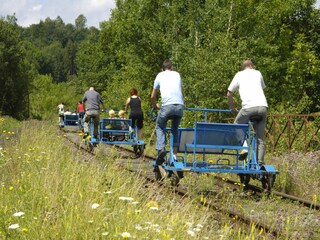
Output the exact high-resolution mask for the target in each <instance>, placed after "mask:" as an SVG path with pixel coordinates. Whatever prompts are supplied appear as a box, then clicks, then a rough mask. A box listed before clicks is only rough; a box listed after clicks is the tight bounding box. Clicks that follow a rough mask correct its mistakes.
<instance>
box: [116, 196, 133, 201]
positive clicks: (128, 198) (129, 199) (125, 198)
mask: <svg viewBox="0 0 320 240" xmlns="http://www.w3.org/2000/svg"><path fill="white" fill-rule="evenodd" d="M119 200H122V201H133V198H132V197H119Z"/></svg>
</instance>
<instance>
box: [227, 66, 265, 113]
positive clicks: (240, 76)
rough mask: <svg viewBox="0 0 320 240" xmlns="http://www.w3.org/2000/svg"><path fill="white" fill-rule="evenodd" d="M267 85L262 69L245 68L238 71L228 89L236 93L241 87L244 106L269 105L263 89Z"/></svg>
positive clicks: (244, 107) (240, 92) (240, 91)
mask: <svg viewBox="0 0 320 240" xmlns="http://www.w3.org/2000/svg"><path fill="white" fill-rule="evenodd" d="M265 87H266V85H265V83H264V81H263V77H262V74H261V72H260V71H258V70H255V69H245V70H243V71H240V72H238V73H237V74H236V75H235V76H234V78H233V79H232V81H231V83H230V85H229V87H228V91H230V92H232V93H234V92H235V91H237V90H238V89H239V94H240V98H241V101H242V108H243V109H246V108H251V107H260V106H264V107H268V103H267V99H266V97H265V95H264V92H263V89H264V88H265Z"/></svg>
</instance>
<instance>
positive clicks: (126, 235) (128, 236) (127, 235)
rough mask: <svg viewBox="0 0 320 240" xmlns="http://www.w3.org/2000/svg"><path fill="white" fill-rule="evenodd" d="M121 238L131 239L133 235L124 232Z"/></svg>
mask: <svg viewBox="0 0 320 240" xmlns="http://www.w3.org/2000/svg"><path fill="white" fill-rule="evenodd" d="M121 236H122V237H123V238H131V234H130V233H128V232H123V233H122V234H121Z"/></svg>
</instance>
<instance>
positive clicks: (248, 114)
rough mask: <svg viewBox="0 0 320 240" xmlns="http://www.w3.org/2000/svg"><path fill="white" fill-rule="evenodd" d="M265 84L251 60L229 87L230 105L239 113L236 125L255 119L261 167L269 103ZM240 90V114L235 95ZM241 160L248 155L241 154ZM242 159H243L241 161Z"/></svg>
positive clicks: (246, 61)
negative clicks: (265, 92) (235, 102)
mask: <svg viewBox="0 0 320 240" xmlns="http://www.w3.org/2000/svg"><path fill="white" fill-rule="evenodd" d="M265 87H266V86H265V83H264V80H263V77H262V74H261V72H260V71H258V70H255V66H254V65H253V63H252V61H251V60H245V61H244V62H243V70H242V71H239V72H237V73H236V75H235V76H234V78H233V79H232V82H231V83H230V85H229V87H228V93H227V98H228V104H229V107H230V109H231V110H232V112H235V113H237V117H236V119H235V123H239V124H243V123H248V122H249V121H250V120H252V119H255V124H254V129H255V132H256V137H257V157H258V163H259V164H260V165H263V164H264V155H265V144H264V134H265V126H266V123H267V113H268V103H267V100H266V97H265V95H264V89H265ZM237 90H239V94H240V98H241V101H242V108H241V110H240V111H239V112H238V110H237V108H236V106H235V104H234V99H233V94H234V93H235V92H236V91H237ZM241 155H243V156H245V157H242V156H240V157H239V159H240V160H243V159H244V158H246V155H247V153H245V152H244V153H241ZM241 157H242V159H241Z"/></svg>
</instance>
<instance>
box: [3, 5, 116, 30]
mask: <svg viewBox="0 0 320 240" xmlns="http://www.w3.org/2000/svg"><path fill="white" fill-rule="evenodd" d="M0 6H1V8H0V16H2V17H6V16H7V15H13V14H14V13H15V15H16V18H17V19H18V24H19V25H20V26H23V27H27V26H29V25H31V24H37V23H39V22H40V20H45V19H46V18H47V17H49V18H50V19H56V18H57V17H58V16H59V17H61V18H62V20H63V21H64V23H66V24H67V23H71V24H74V22H75V19H76V18H77V17H78V16H79V15H80V14H83V15H84V16H85V17H86V18H87V26H89V27H90V26H95V27H99V23H100V22H102V21H106V20H108V19H109V18H110V15H111V10H112V9H113V8H114V7H115V0H0Z"/></svg>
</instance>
